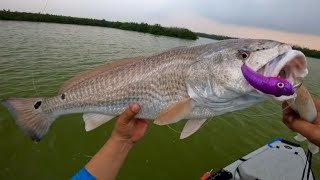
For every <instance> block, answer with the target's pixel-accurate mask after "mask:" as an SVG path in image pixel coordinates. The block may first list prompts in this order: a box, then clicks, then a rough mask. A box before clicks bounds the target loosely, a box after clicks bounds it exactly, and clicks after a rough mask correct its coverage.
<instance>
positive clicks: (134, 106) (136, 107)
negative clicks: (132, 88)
mask: <svg viewBox="0 0 320 180" xmlns="http://www.w3.org/2000/svg"><path fill="white" fill-rule="evenodd" d="M139 110H140V106H139V104H137V103H134V104H132V105H131V111H133V112H135V113H137V112H139Z"/></svg>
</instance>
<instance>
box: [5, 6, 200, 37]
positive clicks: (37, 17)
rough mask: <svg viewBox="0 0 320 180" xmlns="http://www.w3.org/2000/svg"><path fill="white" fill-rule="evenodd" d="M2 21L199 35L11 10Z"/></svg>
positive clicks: (174, 30)
mask: <svg viewBox="0 0 320 180" xmlns="http://www.w3.org/2000/svg"><path fill="white" fill-rule="evenodd" d="M0 20H13V21H31V22H47V23H60V24H77V25H88V26H99V27H108V28H116V29H122V30H128V31H136V32H142V33H148V34H153V35H161V36H169V37H176V38H181V39H188V40H196V39H198V37H197V35H196V34H195V33H194V32H192V31H190V30H188V29H185V28H177V27H162V26H161V25H160V24H155V25H149V24H147V23H135V22H118V21H116V22H113V21H106V20H105V19H102V20H99V19H89V18H78V17H70V16H59V15H51V14H40V13H28V12H11V11H9V10H1V11H0Z"/></svg>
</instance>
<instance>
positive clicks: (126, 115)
mask: <svg viewBox="0 0 320 180" xmlns="http://www.w3.org/2000/svg"><path fill="white" fill-rule="evenodd" d="M139 111H140V105H139V104H137V103H134V104H131V105H130V106H129V108H127V109H126V110H125V111H124V112H123V113H122V114H121V115H120V116H119V118H118V120H119V121H121V122H122V123H126V124H127V123H129V121H130V120H131V119H132V118H134V116H135V115H136V114H138V112H139Z"/></svg>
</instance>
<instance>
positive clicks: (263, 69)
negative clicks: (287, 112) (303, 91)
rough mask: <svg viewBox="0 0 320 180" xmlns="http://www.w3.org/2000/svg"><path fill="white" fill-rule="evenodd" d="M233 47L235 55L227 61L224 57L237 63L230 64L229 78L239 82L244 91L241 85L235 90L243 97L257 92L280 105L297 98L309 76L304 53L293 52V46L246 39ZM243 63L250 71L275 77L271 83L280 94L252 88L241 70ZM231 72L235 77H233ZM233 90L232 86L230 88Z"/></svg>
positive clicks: (271, 41) (226, 54)
mask: <svg viewBox="0 0 320 180" xmlns="http://www.w3.org/2000/svg"><path fill="white" fill-rule="evenodd" d="M233 44H234V45H233V46H229V47H230V48H228V49H229V50H227V51H229V52H232V53H224V54H225V55H224V56H225V57H223V59H227V61H231V59H232V57H233V58H234V59H236V60H235V61H233V62H232V63H228V64H229V68H230V70H229V72H230V74H231V75H230V76H229V78H231V82H239V83H240V86H241V87H242V88H239V83H238V84H237V85H233V90H235V91H237V90H238V91H239V90H240V91H242V93H249V91H251V90H253V91H257V92H258V93H259V94H260V95H261V96H263V97H271V98H273V99H275V100H278V101H284V100H287V99H292V98H294V97H296V93H295V88H294V87H297V84H301V82H302V79H303V78H304V77H305V76H306V75H307V74H308V69H307V61H306V57H305V55H304V54H303V53H302V52H300V51H297V50H293V49H292V47H291V46H290V45H289V44H285V43H282V42H277V41H273V40H255V39H243V40H239V41H238V42H237V43H233ZM224 51H226V50H224ZM239 62H241V63H239ZM243 62H245V63H246V65H247V66H248V67H249V68H250V69H252V70H253V71H256V72H258V73H260V74H262V75H263V76H265V77H275V78H272V79H273V80H272V82H270V83H271V84H272V85H273V86H274V87H275V89H276V91H278V93H277V94H274V95H270V94H264V93H262V92H260V91H258V90H256V89H254V88H252V87H251V86H250V85H248V83H247V82H245V80H244V79H243V76H241V75H239V74H240V71H239V69H241V65H242V64H243ZM225 63H226V62H225ZM231 72H234V74H233V75H232V73H231ZM232 78H233V79H232ZM234 84H236V83H234ZM230 86H232V85H231V84H230Z"/></svg>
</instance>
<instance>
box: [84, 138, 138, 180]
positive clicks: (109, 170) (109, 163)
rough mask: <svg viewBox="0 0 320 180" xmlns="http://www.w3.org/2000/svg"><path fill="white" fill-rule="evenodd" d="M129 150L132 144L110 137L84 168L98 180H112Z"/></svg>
mask: <svg viewBox="0 0 320 180" xmlns="http://www.w3.org/2000/svg"><path fill="white" fill-rule="evenodd" d="M131 148H132V143H129V142H126V141H123V140H121V139H117V138H115V137H112V138H110V139H109V140H108V141H107V142H106V143H105V144H104V145H103V147H102V148H101V149H100V150H99V152H98V153H97V154H96V155H95V156H94V157H93V158H92V159H91V160H90V161H89V162H88V164H87V165H86V166H85V168H86V169H87V170H88V172H90V174H91V175H93V176H94V177H96V178H97V179H98V180H99V179H103V180H113V179H115V178H116V176H117V174H118V172H119V169H120V168H121V166H122V164H123V162H124V160H125V159H126V156H127V154H128V152H129V151H130V149H131Z"/></svg>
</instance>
